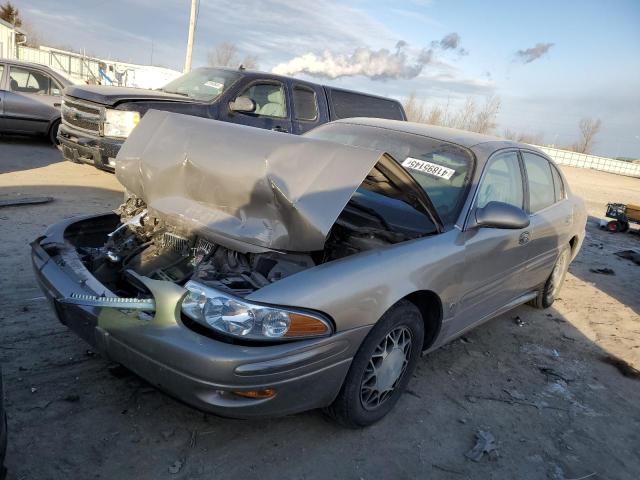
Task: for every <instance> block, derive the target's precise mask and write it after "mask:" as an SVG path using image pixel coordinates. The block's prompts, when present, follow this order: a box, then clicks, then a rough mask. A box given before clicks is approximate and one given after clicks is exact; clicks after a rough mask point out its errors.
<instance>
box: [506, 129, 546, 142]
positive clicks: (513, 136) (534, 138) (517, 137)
mask: <svg viewBox="0 0 640 480" xmlns="http://www.w3.org/2000/svg"><path fill="white" fill-rule="evenodd" d="M502 136H503V137H504V138H506V139H507V140H513V141H514V142H520V143H529V144H531V145H542V140H543V135H542V133H535V134H534V133H523V132H520V133H518V132H514V131H513V130H509V129H508V128H507V129H505V130H504V132H503V133H502Z"/></svg>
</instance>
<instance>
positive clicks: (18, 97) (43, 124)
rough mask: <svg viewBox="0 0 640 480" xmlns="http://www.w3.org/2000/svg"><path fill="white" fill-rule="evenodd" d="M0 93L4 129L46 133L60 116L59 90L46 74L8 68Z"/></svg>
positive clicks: (24, 68) (27, 69)
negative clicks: (4, 86)
mask: <svg viewBox="0 0 640 480" xmlns="http://www.w3.org/2000/svg"><path fill="white" fill-rule="evenodd" d="M5 84H6V85H7V89H6V91H5V94H4V100H3V104H4V117H5V122H6V125H7V129H9V130H12V131H16V132H25V133H46V132H47V129H48V128H49V124H50V122H51V121H52V120H53V119H54V118H56V117H57V116H59V115H60V113H59V110H58V108H59V106H60V99H61V94H62V88H61V87H60V85H58V83H57V82H56V81H55V80H53V79H52V78H51V77H50V76H49V75H47V74H45V73H43V72H41V71H39V70H36V69H32V68H26V67H22V66H20V67H18V66H14V65H10V66H9V72H8V77H7V81H6V82H5Z"/></svg>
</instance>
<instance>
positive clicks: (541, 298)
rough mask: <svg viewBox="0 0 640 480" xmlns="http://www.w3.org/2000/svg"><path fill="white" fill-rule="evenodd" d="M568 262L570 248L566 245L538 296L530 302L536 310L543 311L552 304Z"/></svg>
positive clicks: (560, 285) (567, 267) (558, 291)
mask: <svg viewBox="0 0 640 480" xmlns="http://www.w3.org/2000/svg"><path fill="white" fill-rule="evenodd" d="M570 261H571V247H569V246H568V245H567V246H566V247H564V248H563V249H562V250H561V251H560V254H559V255H558V259H557V260H556V264H555V265H554V267H553V270H552V271H551V275H549V278H548V279H547V281H546V282H545V284H544V287H543V288H542V290H540V291H539V292H538V296H537V297H536V298H535V299H533V300H532V301H531V305H533V306H534V307H536V308H540V309H544V308H549V307H550V306H551V305H552V304H553V302H554V301H555V299H556V297H557V296H558V293H560V289H561V288H562V284H563V283H564V279H565V277H566V275H567V270H569V262H570Z"/></svg>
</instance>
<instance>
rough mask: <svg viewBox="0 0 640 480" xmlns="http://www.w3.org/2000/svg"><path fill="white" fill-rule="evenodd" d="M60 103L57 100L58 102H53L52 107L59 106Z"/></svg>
mask: <svg viewBox="0 0 640 480" xmlns="http://www.w3.org/2000/svg"><path fill="white" fill-rule="evenodd" d="M60 105H62V104H61V103H59V102H58V103H54V104H53V106H54V107H59V106H60Z"/></svg>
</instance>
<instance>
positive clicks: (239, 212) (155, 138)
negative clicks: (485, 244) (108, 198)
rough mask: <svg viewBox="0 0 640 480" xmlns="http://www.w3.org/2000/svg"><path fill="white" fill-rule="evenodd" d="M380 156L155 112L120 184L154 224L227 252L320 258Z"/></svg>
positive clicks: (127, 146)
mask: <svg viewBox="0 0 640 480" xmlns="http://www.w3.org/2000/svg"><path fill="white" fill-rule="evenodd" d="M383 155H384V154H383V153H381V152H377V151H374V150H368V149H364V148H356V147H350V146H345V145H338V144H334V143H331V142H327V141H323V140H317V139H312V138H306V137H300V136H295V135H289V134H284V133H278V132H273V131H270V130H262V129H258V128H253V127H247V126H243V125H236V124H232V123H226V122H220V121H216V120H208V119H204V118H200V117H193V116H188V115H181V114H177V113H169V112H161V111H157V110H150V111H149V112H148V113H147V114H146V115H145V116H144V117H143V118H142V120H141V121H140V123H139V124H138V126H137V127H136V128H135V129H134V130H133V132H132V133H131V135H130V136H129V138H128V139H127V141H126V142H125V143H124V144H123V146H122V148H121V149H120V152H119V153H118V156H117V159H116V176H117V178H118V180H119V181H120V183H122V185H123V186H124V187H125V188H126V189H127V190H128V191H129V192H131V193H133V194H135V195H137V196H138V197H140V198H142V199H143V200H144V201H145V202H146V204H147V206H148V208H149V210H150V212H152V213H153V214H155V215H156V216H159V217H160V218H163V219H164V220H165V221H167V222H168V223H169V224H172V225H175V226H177V227H180V228H185V229H188V230H190V231H193V232H195V233H196V234H199V235H203V236H206V237H208V238H210V239H211V240H213V241H216V242H218V243H220V244H222V245H225V246H227V247H229V248H233V249H236V250H239V251H242V252H260V251H265V250H282V251H314V250H321V249H322V248H323V247H324V242H325V239H326V237H327V235H328V233H329V230H330V229H331V227H332V225H333V224H334V223H335V221H336V219H337V218H338V215H340V213H341V212H342V210H343V209H344V207H345V205H346V204H347V202H348V201H349V199H350V198H351V196H352V195H353V193H354V192H355V191H356V189H357V188H358V187H359V186H360V184H361V183H362V181H363V180H364V179H365V177H366V176H367V174H368V173H369V172H370V171H371V169H372V168H373V167H374V166H375V165H376V163H377V162H378V161H379V160H380V159H381V158H382V157H383Z"/></svg>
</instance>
